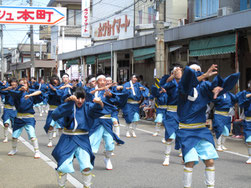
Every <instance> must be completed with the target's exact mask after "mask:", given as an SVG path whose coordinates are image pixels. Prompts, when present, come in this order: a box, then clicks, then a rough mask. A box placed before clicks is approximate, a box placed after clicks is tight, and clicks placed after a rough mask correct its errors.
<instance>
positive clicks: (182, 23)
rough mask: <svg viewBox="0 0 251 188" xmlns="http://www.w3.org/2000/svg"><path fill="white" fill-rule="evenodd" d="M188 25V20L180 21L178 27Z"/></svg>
mask: <svg viewBox="0 0 251 188" xmlns="http://www.w3.org/2000/svg"><path fill="white" fill-rule="evenodd" d="M186 24H187V19H186V18H182V19H179V21H178V26H182V25H186Z"/></svg>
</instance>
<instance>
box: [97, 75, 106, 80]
mask: <svg viewBox="0 0 251 188" xmlns="http://www.w3.org/2000/svg"><path fill="white" fill-rule="evenodd" d="M100 78H106V77H105V76H104V75H99V76H98V77H97V80H98V79H100Z"/></svg>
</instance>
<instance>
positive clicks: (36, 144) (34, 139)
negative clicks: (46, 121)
mask: <svg viewBox="0 0 251 188" xmlns="http://www.w3.org/2000/svg"><path fill="white" fill-rule="evenodd" d="M31 142H32V145H33V147H34V152H35V153H36V152H38V151H39V147H38V141H37V138H32V139H31Z"/></svg>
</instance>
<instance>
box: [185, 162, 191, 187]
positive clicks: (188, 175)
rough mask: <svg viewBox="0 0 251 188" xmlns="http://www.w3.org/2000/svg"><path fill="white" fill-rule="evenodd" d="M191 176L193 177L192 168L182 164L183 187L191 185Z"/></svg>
mask: <svg viewBox="0 0 251 188" xmlns="http://www.w3.org/2000/svg"><path fill="white" fill-rule="evenodd" d="M192 178H193V168H188V167H185V166H184V177H183V182H184V188H190V187H191V185H192Z"/></svg>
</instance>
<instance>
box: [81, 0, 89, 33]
mask: <svg viewBox="0 0 251 188" xmlns="http://www.w3.org/2000/svg"><path fill="white" fill-rule="evenodd" d="M90 4H91V3H90V0H82V24H81V25H82V37H90Z"/></svg>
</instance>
